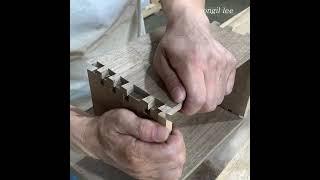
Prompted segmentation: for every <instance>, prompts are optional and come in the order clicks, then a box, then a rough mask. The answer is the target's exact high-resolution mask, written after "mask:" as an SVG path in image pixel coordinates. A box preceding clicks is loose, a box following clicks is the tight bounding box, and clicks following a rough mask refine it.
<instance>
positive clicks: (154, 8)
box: [142, 2, 162, 18]
mask: <svg viewBox="0 0 320 180" xmlns="http://www.w3.org/2000/svg"><path fill="white" fill-rule="evenodd" d="M161 9H162V6H161V4H160V3H159V2H151V4H149V5H148V6H147V7H146V8H145V9H143V11H142V16H143V18H146V17H148V16H150V15H152V14H154V13H157V12H159V11H160V10H161Z"/></svg>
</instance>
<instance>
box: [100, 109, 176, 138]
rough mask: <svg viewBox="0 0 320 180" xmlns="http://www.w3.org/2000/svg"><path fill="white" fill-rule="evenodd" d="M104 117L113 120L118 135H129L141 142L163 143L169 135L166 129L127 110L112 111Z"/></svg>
mask: <svg viewBox="0 0 320 180" xmlns="http://www.w3.org/2000/svg"><path fill="white" fill-rule="evenodd" d="M106 116H107V118H110V119H114V121H113V124H114V126H115V128H114V129H115V130H116V131H117V132H118V133H120V134H127V135H131V136H133V137H135V138H137V139H140V140H142V141H146V142H164V141H165V140H167V138H168V136H169V134H170V130H169V129H167V128H166V127H164V126H162V125H160V124H159V123H157V122H154V121H152V120H149V119H143V118H140V117H138V116H137V115H136V114H135V113H134V112H132V111H129V110H127V109H114V110H112V111H109V113H108V114H106Z"/></svg>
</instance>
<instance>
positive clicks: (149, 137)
mask: <svg viewBox="0 0 320 180" xmlns="http://www.w3.org/2000/svg"><path fill="white" fill-rule="evenodd" d="M88 122H90V123H88V124H87V125H86V128H84V129H85V132H84V141H83V142H84V143H83V145H84V146H85V149H86V151H87V152H89V153H88V154H92V156H93V157H95V158H98V159H101V160H103V161H104V162H106V163H107V164H110V165H112V166H114V167H116V168H118V169H120V170H122V171H123V172H125V173H127V174H129V175H131V176H132V177H135V178H137V179H159V180H162V179H163V180H175V179H178V178H179V177H180V176H181V173H182V169H183V164H184V163H185V159H186V149H185V144H184V141H183V136H182V134H181V133H180V131H179V130H177V129H174V130H173V131H172V133H171V134H170V132H169V130H168V129H166V128H165V127H163V126H161V125H160V124H158V123H155V122H153V121H151V120H147V119H141V118H139V117H138V116H136V115H135V114H134V113H133V112H131V111H129V110H126V109H114V110H111V111H108V112H106V113H104V114H103V115H102V116H100V117H95V118H93V119H92V120H90V121H88Z"/></svg>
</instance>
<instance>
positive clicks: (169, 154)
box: [135, 130, 185, 162]
mask: <svg viewBox="0 0 320 180" xmlns="http://www.w3.org/2000/svg"><path fill="white" fill-rule="evenodd" d="M135 143H136V144H135V148H136V149H135V150H136V151H137V152H138V153H139V154H143V155H145V156H147V157H149V158H150V159H153V160H155V161H158V162H167V161H172V160H175V159H176V158H177V156H178V155H180V154H181V152H182V153H184V155H185V145H184V141H183V136H182V134H181V133H180V132H179V131H177V130H173V131H172V134H170V135H169V137H168V140H167V141H166V143H160V144H159V143H146V142H143V141H139V140H137V141H136V142H135Z"/></svg>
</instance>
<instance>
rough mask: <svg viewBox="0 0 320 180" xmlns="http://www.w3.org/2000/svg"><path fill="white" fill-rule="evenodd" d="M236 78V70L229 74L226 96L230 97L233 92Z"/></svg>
mask: <svg viewBox="0 0 320 180" xmlns="http://www.w3.org/2000/svg"><path fill="white" fill-rule="evenodd" d="M235 77H236V70H235V69H234V70H232V71H231V73H230V74H229V77H228V82H227V88H226V89H227V90H226V95H229V94H230V93H231V92H232V89H233V85H234V81H235Z"/></svg>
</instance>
